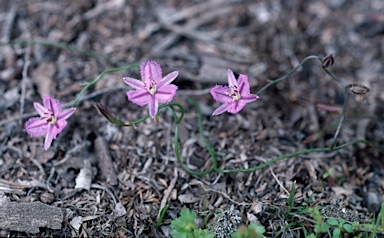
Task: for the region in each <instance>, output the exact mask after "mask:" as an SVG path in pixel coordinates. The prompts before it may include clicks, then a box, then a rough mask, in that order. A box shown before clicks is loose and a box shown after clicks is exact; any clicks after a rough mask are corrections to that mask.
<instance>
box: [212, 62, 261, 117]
mask: <svg viewBox="0 0 384 238" xmlns="http://www.w3.org/2000/svg"><path fill="white" fill-rule="evenodd" d="M228 84H229V86H222V85H216V86H215V87H213V88H212V89H211V90H210V93H211V95H212V97H213V98H214V99H215V100H216V101H218V102H221V103H222V104H223V105H221V106H220V107H218V108H217V109H216V110H215V111H214V112H213V114H212V115H213V116H214V115H219V114H221V113H223V112H229V113H233V114H235V113H238V112H239V111H241V109H243V107H244V106H245V104H247V103H249V102H253V101H255V100H256V99H258V98H259V97H258V96H257V95H255V94H251V89H250V86H249V82H248V76H247V75H245V74H240V75H239V80H238V81H237V80H236V78H235V75H234V74H233V72H232V71H231V70H230V69H228Z"/></svg>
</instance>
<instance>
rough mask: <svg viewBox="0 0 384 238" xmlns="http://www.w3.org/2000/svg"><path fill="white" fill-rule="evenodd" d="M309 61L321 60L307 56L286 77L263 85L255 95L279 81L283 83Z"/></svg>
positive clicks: (313, 56)
mask: <svg viewBox="0 0 384 238" xmlns="http://www.w3.org/2000/svg"><path fill="white" fill-rule="evenodd" d="M311 59H318V60H320V62H321V60H322V59H321V58H320V57H318V56H315V55H311V56H308V57H306V58H304V59H303V60H302V61H301V62H300V64H299V65H298V66H296V67H295V68H293V69H292V70H291V71H289V72H288V73H287V74H286V75H284V76H283V77H280V78H278V79H275V80H272V81H271V82H269V83H268V84H267V85H265V86H264V87H262V88H261V89H260V90H259V91H258V92H257V93H256V95H259V94H260V93H261V92H263V91H264V90H265V89H267V88H268V87H269V86H271V85H273V84H276V83H278V82H280V81H283V80H284V79H286V78H288V77H290V76H291V75H292V74H293V73H294V72H296V71H297V70H298V69H299V68H300V67H301V66H302V65H303V64H304V63H306V62H307V61H308V60H311Z"/></svg>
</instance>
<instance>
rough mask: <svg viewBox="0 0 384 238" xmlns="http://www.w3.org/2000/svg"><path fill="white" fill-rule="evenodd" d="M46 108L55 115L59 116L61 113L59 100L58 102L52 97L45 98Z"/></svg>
mask: <svg viewBox="0 0 384 238" xmlns="http://www.w3.org/2000/svg"><path fill="white" fill-rule="evenodd" d="M43 103H44V107H46V108H47V109H49V110H51V111H52V113H53V115H55V116H58V115H60V113H61V105H60V102H59V100H56V99H54V98H52V97H50V96H45V97H43Z"/></svg>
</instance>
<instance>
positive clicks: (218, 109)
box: [212, 104, 231, 116]
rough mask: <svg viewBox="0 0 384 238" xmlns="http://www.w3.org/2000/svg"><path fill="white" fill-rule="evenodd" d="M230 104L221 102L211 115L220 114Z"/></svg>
mask: <svg viewBox="0 0 384 238" xmlns="http://www.w3.org/2000/svg"><path fill="white" fill-rule="evenodd" d="M230 106H231V104H222V105H221V106H220V107H218V108H217V109H216V110H215V111H213V113H212V116H216V115H220V114H222V113H224V112H226V111H227V110H228V108H229V107H230Z"/></svg>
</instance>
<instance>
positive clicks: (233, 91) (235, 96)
mask: <svg viewBox="0 0 384 238" xmlns="http://www.w3.org/2000/svg"><path fill="white" fill-rule="evenodd" d="M227 95H228V96H230V97H232V98H233V100H234V101H239V100H240V99H241V96H240V93H239V91H238V90H237V87H236V86H230V88H229V90H228V91H227Z"/></svg>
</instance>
